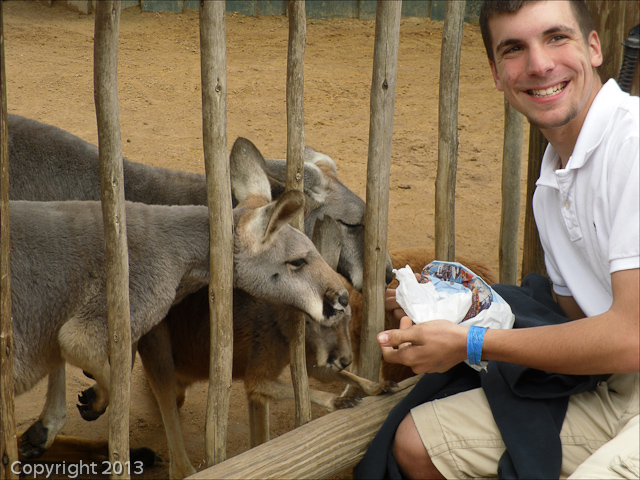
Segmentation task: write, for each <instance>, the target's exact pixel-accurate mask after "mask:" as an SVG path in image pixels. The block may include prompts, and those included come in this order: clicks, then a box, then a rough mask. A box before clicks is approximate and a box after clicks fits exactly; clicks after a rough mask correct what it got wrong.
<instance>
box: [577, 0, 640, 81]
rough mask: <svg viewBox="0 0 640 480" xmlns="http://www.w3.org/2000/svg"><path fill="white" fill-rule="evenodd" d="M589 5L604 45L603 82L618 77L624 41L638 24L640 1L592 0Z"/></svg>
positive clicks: (601, 76)
mask: <svg viewBox="0 0 640 480" xmlns="http://www.w3.org/2000/svg"><path fill="white" fill-rule="evenodd" d="M587 7H588V8H589V12H591V16H592V17H593V20H594V23H595V26H596V31H597V32H598V35H599V37H600V44H601V47H602V54H603V62H602V65H601V66H600V68H599V69H598V70H599V72H600V78H602V81H603V82H606V81H607V80H609V79H610V78H616V79H617V78H618V73H619V72H620V65H622V54H623V51H624V48H623V46H622V41H623V40H624V39H625V38H627V36H628V35H629V30H630V29H631V28H632V27H634V26H635V25H637V24H638V16H639V15H640V3H639V2H637V1H636V2H621V1H620V0H590V1H588V2H587Z"/></svg>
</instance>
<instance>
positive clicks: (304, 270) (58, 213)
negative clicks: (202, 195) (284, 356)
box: [10, 138, 349, 458]
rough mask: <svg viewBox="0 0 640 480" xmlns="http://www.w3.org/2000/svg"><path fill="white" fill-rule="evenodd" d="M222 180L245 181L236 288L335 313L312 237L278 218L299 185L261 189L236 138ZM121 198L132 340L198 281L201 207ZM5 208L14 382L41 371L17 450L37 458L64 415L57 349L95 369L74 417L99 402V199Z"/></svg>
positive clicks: (296, 201)
mask: <svg viewBox="0 0 640 480" xmlns="http://www.w3.org/2000/svg"><path fill="white" fill-rule="evenodd" d="M231 181H232V184H233V185H234V186H235V187H236V188H237V190H238V191H243V192H245V196H244V197H243V198H241V199H240V203H239V204H238V206H237V207H236V208H235V209H234V211H233V221H234V259H233V271H234V288H238V289H240V290H243V291H245V292H247V293H248V294H250V295H253V296H255V297H256V298H259V299H264V300H268V301H271V302H274V303H276V304H278V305H283V306H287V307H290V308H295V309H298V310H300V311H302V312H304V313H305V314H307V315H308V316H309V317H310V318H311V319H313V320H314V321H317V322H319V323H321V324H324V325H333V324H334V323H335V322H336V321H338V319H339V318H340V315H342V313H343V312H344V309H345V308H346V306H347V305H348V298H349V294H348V292H347V290H346V288H345V287H344V285H343V283H342V280H341V278H340V276H339V275H338V274H337V273H336V272H334V271H333V270H332V269H331V268H330V267H329V266H328V265H327V264H326V262H325V261H324V260H323V259H322V257H321V256H320V254H319V253H318V251H317V250H316V248H315V247H314V246H313V243H312V242H311V240H310V239H309V238H308V237H306V236H305V235H304V234H303V233H301V232H299V231H298V230H296V229H294V228H293V227H291V226H290V225H289V224H288V222H289V221H290V219H291V218H292V216H293V215H295V214H297V212H299V211H300V210H301V209H302V208H303V202H304V196H303V194H301V193H300V192H286V193H285V194H283V195H282V196H280V197H279V198H278V200H276V201H271V190H270V186H269V182H268V179H267V177H266V174H265V173H264V159H263V158H262V156H261V155H260V152H258V150H257V149H256V148H255V146H254V145H253V144H252V143H251V142H249V141H248V140H246V139H243V138H239V139H238V140H237V141H236V142H235V144H234V146H233V148H232V152H231ZM126 209H127V233H128V244H129V264H130V265H129V282H130V310H131V340H132V342H133V343H135V342H137V341H138V340H139V339H140V337H142V336H143V335H144V334H146V333H147V332H149V331H150V330H151V329H152V328H153V327H154V326H156V325H157V324H158V323H160V321H161V320H162V319H163V318H164V317H165V316H166V315H167V312H168V311H169V309H170V307H171V306H172V305H173V304H174V303H178V302H180V301H181V300H182V299H183V298H185V297H187V296H188V295H190V294H191V293H193V292H195V291H198V290H199V289H201V288H203V287H205V286H206V285H207V283H208V281H209V278H208V277H209V274H208V269H209V213H208V210H207V208H206V207H204V206H164V205H144V204H140V203H131V202H127V205H126ZM10 215H11V219H10V221H11V269H12V305H13V311H12V316H13V329H14V342H15V350H14V376H15V385H16V393H17V394H18V395H19V394H21V393H23V392H26V391H27V390H29V389H30V388H32V387H33V386H34V385H35V383H36V382H38V381H39V380H40V379H41V378H43V377H44V376H46V375H49V391H48V393H47V401H46V402H45V408H44V410H43V413H42V416H41V418H40V420H39V421H38V422H36V424H34V425H32V426H31V427H30V428H29V429H28V430H27V432H26V433H25V435H23V437H22V438H21V446H20V450H21V454H22V455H23V456H24V457H26V458H35V457H37V456H39V455H41V454H42V452H43V451H44V450H45V449H46V448H48V447H49V446H50V445H51V443H52V442H53V440H54V438H55V436H56V435H57V433H58V432H59V431H60V430H61V429H62V427H63V426H64V422H65V421H66V413H65V412H64V410H65V407H64V362H65V361H67V362H69V363H71V364H73V365H76V366H78V367H80V368H82V369H83V370H84V371H86V372H87V373H88V374H90V376H92V377H93V378H94V379H95V380H96V385H95V386H94V387H93V389H92V390H93V393H94V394H95V395H94V396H93V398H91V399H90V401H87V402H85V403H86V404H83V405H80V413H81V415H82V416H83V418H85V419H87V420H92V419H95V418H97V417H98V416H99V415H100V414H101V413H102V412H104V410H105V409H106V407H107V405H108V399H109V361H108V342H107V338H108V336H107V330H108V328H107V312H106V306H105V305H106V286H105V283H106V279H105V274H104V272H105V264H104V235H103V226H102V209H101V205H100V203H99V202H95V201H83V202H81V201H67V202H29V201H11V202H10Z"/></svg>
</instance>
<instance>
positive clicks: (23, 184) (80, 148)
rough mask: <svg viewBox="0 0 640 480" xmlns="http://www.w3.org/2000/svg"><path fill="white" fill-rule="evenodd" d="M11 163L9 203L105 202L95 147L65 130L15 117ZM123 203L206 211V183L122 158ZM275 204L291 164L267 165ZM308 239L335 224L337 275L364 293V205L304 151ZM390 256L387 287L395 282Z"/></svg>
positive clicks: (325, 164)
mask: <svg viewBox="0 0 640 480" xmlns="http://www.w3.org/2000/svg"><path fill="white" fill-rule="evenodd" d="M8 129H9V164H10V169H11V182H10V186H9V196H10V198H11V199H12V200H39V201H52V200H100V173H99V167H98V165H99V163H98V148H97V147H96V146H94V145H91V144H90V143H88V142H86V141H84V140H82V139H81V138H79V137H76V136H74V135H72V134H70V133H69V132H66V131H65V130H62V129H60V128H57V127H54V126H51V125H47V124H44V123H41V122H37V121H35V120H31V119H28V118H24V117H21V116H18V115H13V114H10V115H9V117H8ZM123 168H124V183H125V197H126V199H127V200H130V201H133V202H141V203H147V204H157V205H206V204H207V197H206V181H205V176H204V175H200V174H196V173H187V172H182V171H178V170H168V169H163V168H157V167H150V166H148V165H144V164H140V163H136V162H132V161H129V160H127V159H123ZM266 168H267V173H268V176H269V180H270V182H271V188H272V198H277V197H278V196H279V195H280V194H281V193H282V192H283V191H284V180H285V174H286V162H285V161H284V160H273V159H268V160H266ZM304 193H305V196H306V203H305V233H306V234H307V235H308V236H309V238H311V237H312V235H313V229H314V226H315V221H316V219H318V218H323V217H324V216H325V215H326V216H330V217H332V218H333V219H335V220H336V221H337V222H338V224H339V225H340V230H341V233H342V248H341V250H340V258H339V261H338V266H337V271H338V273H340V274H341V275H342V276H344V277H345V278H346V279H347V280H348V281H349V282H350V283H351V285H353V286H354V287H355V288H356V290H362V281H363V262H364V215H365V203H364V201H363V200H362V199H361V198H360V197H358V196H357V195H356V194H355V193H353V192H352V191H351V190H349V189H348V188H347V187H346V186H345V185H344V184H343V183H342V182H341V181H340V180H339V179H338V175H337V170H336V164H335V162H334V161H333V160H332V159H331V158H330V157H328V156H327V155H324V154H322V153H319V152H316V151H315V150H314V149H313V148H311V147H307V148H306V149H305V171H304ZM391 270H392V266H391V258H390V257H389V256H388V255H387V263H386V281H387V283H389V282H391V281H392V280H393V274H392V272H391Z"/></svg>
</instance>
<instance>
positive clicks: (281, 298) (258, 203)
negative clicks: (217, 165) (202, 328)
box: [230, 138, 349, 325]
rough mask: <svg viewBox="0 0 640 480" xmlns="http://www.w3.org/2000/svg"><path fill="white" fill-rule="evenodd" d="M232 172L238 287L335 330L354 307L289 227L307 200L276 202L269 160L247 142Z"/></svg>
mask: <svg viewBox="0 0 640 480" xmlns="http://www.w3.org/2000/svg"><path fill="white" fill-rule="evenodd" d="M230 167H231V182H232V186H233V192H234V195H235V197H236V200H237V201H238V202H239V203H238V205H237V207H236V208H235V209H234V227H235V232H234V287H236V288H240V289H242V290H245V291H246V292H247V293H249V294H251V295H254V296H255V297H257V298H261V299H264V300H267V301H269V302H271V303H274V304H276V305H283V306H289V307H293V308H296V309H298V310H300V311H302V312H304V313H306V314H307V315H309V317H311V318H312V319H313V320H315V321H317V322H319V323H322V324H324V325H332V324H333V323H335V322H336V321H337V320H338V319H339V317H340V315H341V314H342V312H343V311H344V309H345V307H347V305H348V304H349V294H348V292H347V290H346V289H345V287H344V284H343V283H342V281H341V279H340V276H339V275H338V274H337V273H336V272H335V271H334V270H332V269H331V267H329V265H327V263H326V262H325V261H324V260H323V259H322V256H321V255H320V253H318V250H317V249H316V247H315V246H314V245H313V243H312V242H311V240H310V239H309V238H308V237H307V236H306V235H305V234H304V233H302V232H300V231H299V230H297V229H295V228H293V227H292V226H291V225H289V221H290V220H291V219H292V218H293V217H294V216H295V215H297V214H298V213H299V212H302V210H303V208H304V194H302V193H301V192H297V191H289V192H285V193H284V194H282V195H281V196H280V197H279V198H278V199H277V200H275V201H271V189H270V186H269V181H268V178H267V175H266V173H265V170H264V169H263V167H264V159H263V158H262V155H261V154H260V152H259V151H258V149H257V148H256V147H255V146H254V145H253V144H252V143H251V142H250V141H249V140H246V139H244V138H239V139H238V140H236V142H235V144H234V146H233V148H232V151H231V156H230Z"/></svg>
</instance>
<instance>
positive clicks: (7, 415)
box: [0, 2, 18, 478]
mask: <svg viewBox="0 0 640 480" xmlns="http://www.w3.org/2000/svg"><path fill="white" fill-rule="evenodd" d="M6 75H7V73H6V70H5V65H4V19H3V15H2V2H0V397H1V398H2V399H1V400H0V402H1V403H0V407H1V408H0V430H2V433H1V435H0V460H2V463H0V478H18V475H17V474H16V473H14V471H13V469H12V468H11V467H12V465H14V464H15V462H17V461H18V443H17V439H16V420H15V400H14V385H13V323H12V321H11V268H10V250H9V131H8V126H7V76H6Z"/></svg>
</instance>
